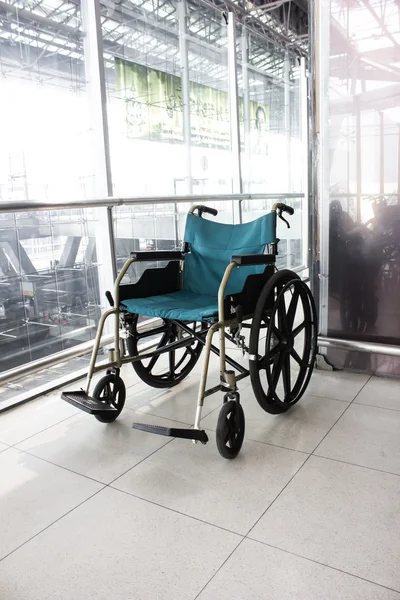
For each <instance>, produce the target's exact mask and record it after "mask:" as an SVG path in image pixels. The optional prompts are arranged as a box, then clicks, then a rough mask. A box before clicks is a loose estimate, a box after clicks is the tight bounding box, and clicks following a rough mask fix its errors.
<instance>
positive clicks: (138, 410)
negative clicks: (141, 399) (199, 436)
mask: <svg viewBox="0 0 400 600" xmlns="http://www.w3.org/2000/svg"><path fill="white" fill-rule="evenodd" d="M195 406H196V407H197V404H196V405H195ZM221 406H222V402H221V405H220V406H216V407H215V408H212V409H211V410H210V411H209V412H208V413H205V414H204V415H202V417H201V419H202V420H203V419H205V418H206V417H208V416H209V415H211V413H213V412H215V411H216V410H220V409H221ZM126 408H127V409H128V410H131V411H134V412H139V413H140V414H141V415H150V416H153V417H157V418H158V419H165V420H167V421H175V423H181V424H182V425H188V426H190V427H193V423H188V422H187V421H179V420H178V419H173V418H172V417H164V416H161V415H160V414H157V413H155V412H151V413H150V412H147V411H145V410H143V409H142V408H131V407H129V406H127V407H126ZM194 416H195V413H194ZM193 422H194V419H193ZM0 441H1V440H0Z"/></svg>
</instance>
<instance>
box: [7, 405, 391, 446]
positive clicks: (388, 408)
mask: <svg viewBox="0 0 400 600" xmlns="http://www.w3.org/2000/svg"><path fill="white" fill-rule="evenodd" d="M351 404H355V405H356V406H366V407H367V408H368V407H369V408H380V409H382V410H390V411H391V412H395V413H399V412H400V408H390V407H389V406H378V405H377V404H365V402H356V401H355V400H353V402H352V403H351ZM0 441H1V440H0Z"/></svg>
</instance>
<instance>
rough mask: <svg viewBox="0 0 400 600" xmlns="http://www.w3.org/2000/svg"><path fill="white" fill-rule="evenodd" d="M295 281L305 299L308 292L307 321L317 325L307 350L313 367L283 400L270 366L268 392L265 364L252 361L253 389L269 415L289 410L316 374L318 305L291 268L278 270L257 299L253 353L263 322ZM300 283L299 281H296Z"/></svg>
mask: <svg viewBox="0 0 400 600" xmlns="http://www.w3.org/2000/svg"><path fill="white" fill-rule="evenodd" d="M291 282H294V286H296V287H297V288H301V294H303V298H304V297H305V295H307V302H306V300H304V304H303V308H304V307H305V309H304V310H305V321H304V322H306V321H307V323H308V322H309V323H310V324H311V325H310V327H311V328H313V332H314V336H313V339H312V335H311V334H310V339H309V340H308V339H307V340H306V341H305V350H304V353H305V354H308V355H309V359H310V360H309V362H310V365H311V366H308V367H307V369H308V371H307V372H304V371H301V372H300V373H299V376H298V378H297V380H296V383H295V385H294V386H293V390H295V392H296V393H295V394H294V396H293V397H292V396H291V395H289V396H288V398H284V400H282V399H281V398H279V396H278V394H277V392H276V387H275V388H273V387H270V383H271V382H270V373H269V369H268V368H267V367H265V370H266V374H267V381H268V388H267V392H265V391H264V388H263V385H262V381H261V378H260V372H261V371H262V370H263V367H261V366H260V365H259V362H258V361H255V360H252V361H250V365H249V371H250V379H251V384H252V388H253V391H254V395H255V397H256V399H257V402H258V403H259V405H260V406H261V408H262V409H263V410H265V411H266V412H267V413H269V414H274V415H277V414H281V413H284V412H286V411H287V410H288V409H289V408H290V407H291V406H293V405H294V404H296V403H297V402H298V401H299V400H300V398H301V397H302V395H303V394H304V392H305V390H306V388H307V385H308V382H309V380H310V377H311V374H312V370H313V365H314V360H315V353H316V341H317V340H316V331H317V330H316V310H315V304H314V300H313V298H312V295H311V292H310V291H309V290H308V288H307V292H306V291H305V289H304V288H305V284H303V283H302V282H301V280H300V278H299V276H298V275H297V274H296V273H294V272H293V271H290V270H283V271H278V272H277V273H275V274H274V275H273V276H272V277H271V279H270V280H269V281H268V282H267V283H266V284H265V286H264V288H263V290H262V292H261V294H260V298H259V300H258V302H257V305H256V309H255V311H254V315H253V320H252V325H251V332H250V344H249V353H250V354H251V355H253V356H258V351H259V332H260V325H261V323H262V321H263V320H265V319H266V314H267V319H268V315H269V317H271V315H274V314H275V313H276V310H277V303H279V300H280V294H284V293H285V289H286V290H287V288H286V287H285V286H289V284H290V283H291ZM296 282H298V284H296ZM302 302H303V299H302ZM266 307H268V309H267V311H266ZM306 313H307V314H306ZM309 323H308V324H309ZM275 329H276V328H275ZM270 337H271V329H270V325H269V326H268V329H267V342H268V340H269V339H270ZM268 347H269V344H268ZM265 352H266V353H267V344H266V350H265ZM281 352H282V351H281ZM265 360H266V357H265V356H264V361H265ZM270 360H271V359H270ZM289 360H290V359H289ZM278 361H279V358H278ZM269 364H271V363H270V362H269ZM307 364H308V363H307ZM305 368H306V367H304V366H302V367H301V369H305ZM289 372H290V367H289Z"/></svg>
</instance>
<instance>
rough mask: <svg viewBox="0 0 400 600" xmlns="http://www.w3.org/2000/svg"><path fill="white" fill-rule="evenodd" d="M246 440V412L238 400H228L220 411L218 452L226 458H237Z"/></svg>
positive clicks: (217, 435) (217, 438)
mask: <svg viewBox="0 0 400 600" xmlns="http://www.w3.org/2000/svg"><path fill="white" fill-rule="evenodd" d="M243 439H244V412H243V408H242V405H241V404H240V403H239V402H238V401H236V400H228V401H227V402H225V403H224V404H223V406H222V408H221V410H220V413H219V416H218V422H217V431H216V440H217V448H218V452H219V453H220V455H221V456H223V457H224V458H236V456H237V455H238V454H239V452H240V448H241V447H242V444H243Z"/></svg>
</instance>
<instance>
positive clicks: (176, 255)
mask: <svg viewBox="0 0 400 600" xmlns="http://www.w3.org/2000/svg"><path fill="white" fill-rule="evenodd" d="M183 256H184V255H183V252H181V251H180V250H154V251H150V252H131V258H133V259H134V260H135V261H137V262H140V261H146V260H148V261H158V260H159V261H163V260H182V258H183Z"/></svg>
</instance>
